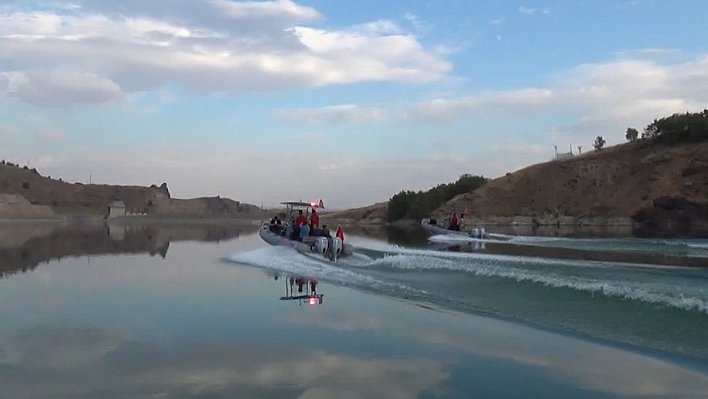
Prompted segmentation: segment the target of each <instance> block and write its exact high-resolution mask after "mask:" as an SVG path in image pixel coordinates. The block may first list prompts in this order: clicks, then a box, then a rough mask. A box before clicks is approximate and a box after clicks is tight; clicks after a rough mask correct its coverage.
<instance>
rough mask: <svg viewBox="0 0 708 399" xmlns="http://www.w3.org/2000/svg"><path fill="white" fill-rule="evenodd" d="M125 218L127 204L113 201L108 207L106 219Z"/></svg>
mask: <svg viewBox="0 0 708 399" xmlns="http://www.w3.org/2000/svg"><path fill="white" fill-rule="evenodd" d="M123 216H125V203H123V201H113V202H111V204H110V205H108V214H107V215H106V219H114V218H118V217H123Z"/></svg>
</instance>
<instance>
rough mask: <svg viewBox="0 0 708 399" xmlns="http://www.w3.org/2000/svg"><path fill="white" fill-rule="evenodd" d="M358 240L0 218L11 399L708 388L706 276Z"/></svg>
mask: <svg viewBox="0 0 708 399" xmlns="http://www.w3.org/2000/svg"><path fill="white" fill-rule="evenodd" d="M359 234H362V235H359V236H354V235H353V233H352V235H348V236H347V240H349V241H351V242H352V243H354V244H355V245H358V246H360V247H362V248H363V249H364V250H363V251H362V252H363V253H362V255H360V256H357V257H356V258H355V259H350V260H348V262H347V263H340V264H338V265H330V264H326V263H323V262H319V261H317V260H314V259H311V258H307V257H304V256H302V255H298V254H294V253H292V252H290V251H289V250H287V249H284V248H275V247H270V246H267V245H266V244H264V243H263V242H262V241H261V240H260V238H259V237H258V236H257V234H256V226H244V227H226V226H196V225H185V226H179V225H170V226H131V227H113V228H110V229H109V228H108V227H106V226H93V227H91V226H86V227H81V228H79V227H73V228H65V227H59V226H45V225H5V226H0V273H1V274H2V276H3V278H2V279H0V397H2V398H232V397H233V398H302V399H324V398H337V399H348V398H393V399H398V398H441V397H442V398H470V397H475V398H505V397H519V398H527V397H543V398H635V397H642V398H656V397H668V398H708V305H707V304H708V285H707V284H706V283H708V269H703V268H695V267H684V268H677V267H671V268H666V267H660V266H657V265H645V264H642V263H641V262H640V263H613V262H606V261H601V262H598V261H582V260H568V259H558V258H555V259H554V258H548V257H542V256H520V255H517V254H514V255H509V254H507V253H505V250H504V249H503V247H502V248H501V249H500V248H497V249H495V250H493V251H490V250H488V249H487V248H479V247H477V248H474V247H472V248H466V249H465V250H460V249H459V248H457V250H456V251H450V250H449V248H450V245H449V244H450V243H445V242H443V241H444V239H442V238H438V239H437V241H438V242H437V243H435V242H433V243H432V244H431V242H430V241H429V240H428V237H426V236H424V235H421V234H419V233H414V234H410V235H407V234H405V233H402V232H400V231H388V232H386V231H367V232H359ZM364 234H366V235H367V236H365V235H364ZM527 240H528V239H527ZM546 241H548V242H546ZM546 241H543V242H540V241H539V242H535V243H533V244H532V245H538V246H546V247H553V246H554V245H553V244H552V243H550V241H552V240H546ZM571 241H573V240H569V241H568V242H563V243H562V245H563V246H565V247H566V248H568V247H571V249H577V250H579V251H580V250H584V249H587V248H584V247H583V246H588V245H589V244H588V243H587V242H580V241H575V243H571ZM620 241H621V240H612V239H607V240H605V241H602V244H601V245H600V242H599V241H598V245H599V246H600V247H603V246H604V247H603V248H604V249H603V250H604V251H611V250H614V251H623V248H624V247H626V249H627V252H629V253H635V254H638V256H639V255H640V254H644V253H647V252H648V253H651V254H661V253H662V251H661V250H659V249H657V246H664V247H671V246H674V245H675V246H678V245H683V244H681V243H680V240H673V241H672V240H668V241H666V242H662V243H652V242H649V241H640V242H634V241H632V242H620ZM674 241H675V242H674ZM666 243H669V244H666ZM440 244H444V245H440ZM684 244H690V245H693V246H695V245H696V244H698V245H702V244H703V242H702V241H691V242H688V243H687V242H684ZM435 245H438V246H435ZM505 245H518V244H514V243H510V244H505ZM524 245H526V244H524ZM574 246H579V247H578V248H576V247H574ZM454 247H455V246H453V248H454ZM694 249H695V248H694ZM517 252H518V251H517ZM694 255H695V256H698V257H700V256H701V254H700V253H699V254H695V253H693V252H692V253H691V254H680V253H673V256H694ZM312 282H315V287H314V288H315V290H316V293H317V294H320V295H322V303H321V304H320V303H318V301H317V300H315V301H314V302H315V303H314V304H310V301H309V300H308V299H303V300H298V299H292V297H297V296H298V295H301V294H308V293H310V290H311V288H312V287H311V286H310V283H312ZM300 284H302V293H300V292H298V286H299V285H300Z"/></svg>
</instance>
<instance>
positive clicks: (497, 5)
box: [0, 0, 708, 208]
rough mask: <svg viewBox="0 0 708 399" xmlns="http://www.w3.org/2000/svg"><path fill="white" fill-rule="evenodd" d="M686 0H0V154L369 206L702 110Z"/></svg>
mask: <svg viewBox="0 0 708 399" xmlns="http://www.w3.org/2000/svg"><path fill="white" fill-rule="evenodd" d="M706 20H708V7H705V6H704V4H703V3H702V1H699V0H694V1H688V0H684V1H681V0H679V1H672V2H666V1H650V0H635V1H631V0H630V1H601V0H577V1H547V2H543V1H506V0H502V1H494V2H491V1H490V2H472V1H438V2H433V1H386V2H384V1H377V2H373V1H359V2H344V1H325V0H312V1H299V2H295V1H290V0H275V1H249V2H244V1H231V0H202V1H196V0H153V1H150V2H145V1H142V0H124V1H112V0H92V1H89V0H78V1H77V0H74V1H66V2H65V1H62V0H59V1H17V0H0V140H2V143H3V145H2V146H1V147H0V157H1V158H4V159H6V160H9V161H12V162H17V163H20V164H26V163H29V164H30V166H31V167H37V168H38V170H39V171H40V173H42V174H44V175H50V176H52V177H55V178H59V177H61V178H63V179H64V180H67V181H84V182H85V181H87V180H88V176H89V175H91V177H92V181H93V182H100V183H107V184H140V185H149V184H153V183H155V184H161V183H162V182H167V184H168V186H169V187H170V190H171V192H172V194H173V196H174V197H178V198H187V197H197V196H213V195H221V196H226V197H231V198H234V199H238V200H242V201H245V202H250V203H254V204H257V205H260V204H261V203H263V204H264V205H267V206H271V205H274V204H276V203H278V202H280V201H282V200H288V199H297V198H300V199H303V200H308V199H313V200H314V199H320V198H322V199H323V200H324V201H325V203H326V204H327V205H329V206H330V207H333V208H347V207H353V206H363V205H367V204H371V203H374V202H379V201H384V200H387V199H388V198H390V197H391V196H392V195H393V194H395V193H397V192H398V191H400V190H402V189H413V190H419V189H427V188H430V187H432V186H434V185H436V184H438V183H442V182H450V181H454V180H455V179H457V177H459V176H460V175H461V174H464V173H471V174H482V175H484V176H487V177H497V176H501V175H503V174H505V173H506V172H511V171H514V170H517V169H519V168H522V167H524V166H527V165H530V164H533V163H537V162H543V161H546V160H548V159H549V158H550V157H552V156H553V151H554V150H553V146H554V145H557V146H558V147H559V148H560V149H563V150H566V151H567V148H569V147H570V146H572V147H573V148H574V151H577V146H579V145H580V146H582V147H583V151H588V150H590V149H591V147H592V142H593V141H594V138H595V137H596V136H597V135H603V136H604V137H605V139H606V140H607V142H608V144H609V145H612V144H616V143H619V142H621V141H623V138H624V131H625V129H626V128H627V127H629V126H633V127H637V128H639V129H640V130H641V128H643V127H644V126H645V125H646V124H648V123H650V122H651V120H653V119H654V118H657V117H662V116H666V115H669V114H671V113H673V112H683V111H698V110H702V109H703V108H708V45H707V44H706V42H705V40H704V38H705V37H706V36H707V35H708V32H707V29H706V28H705V27H704V21H706Z"/></svg>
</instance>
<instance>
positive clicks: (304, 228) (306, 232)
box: [299, 222, 310, 241]
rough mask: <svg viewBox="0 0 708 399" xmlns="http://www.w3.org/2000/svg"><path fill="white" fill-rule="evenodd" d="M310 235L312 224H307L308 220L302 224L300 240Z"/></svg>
mask: <svg viewBox="0 0 708 399" xmlns="http://www.w3.org/2000/svg"><path fill="white" fill-rule="evenodd" d="M309 235H310V225H309V224H307V222H305V223H303V224H302V225H301V226H300V236H299V239H300V241H302V239H303V238H305V237H307V236H309Z"/></svg>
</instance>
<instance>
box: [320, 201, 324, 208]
mask: <svg viewBox="0 0 708 399" xmlns="http://www.w3.org/2000/svg"><path fill="white" fill-rule="evenodd" d="M320 208H324V202H322V200H320Z"/></svg>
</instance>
